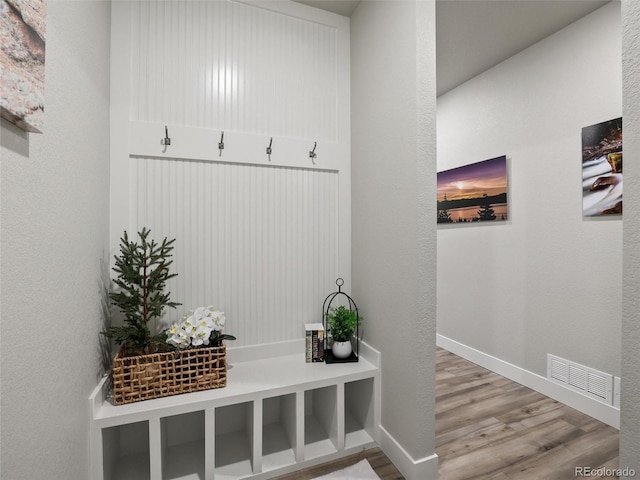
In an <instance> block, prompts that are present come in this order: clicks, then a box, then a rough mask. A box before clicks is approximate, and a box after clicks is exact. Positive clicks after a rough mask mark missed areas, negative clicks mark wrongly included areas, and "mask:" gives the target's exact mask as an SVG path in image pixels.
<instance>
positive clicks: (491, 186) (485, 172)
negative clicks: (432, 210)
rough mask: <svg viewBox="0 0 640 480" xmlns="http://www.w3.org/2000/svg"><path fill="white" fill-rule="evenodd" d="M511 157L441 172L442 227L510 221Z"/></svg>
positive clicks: (439, 219) (439, 211) (440, 213)
mask: <svg viewBox="0 0 640 480" xmlns="http://www.w3.org/2000/svg"><path fill="white" fill-rule="evenodd" d="M507 206H508V205H507V157H506V156H505V155H503V156H501V157H496V158H492V159H489V160H484V161H482V162H477V163H472V164H470V165H465V166H463V167H458V168H453V169H451V170H445V171H443V172H438V223H460V224H464V223H469V222H500V221H504V220H507V218H508V208H507Z"/></svg>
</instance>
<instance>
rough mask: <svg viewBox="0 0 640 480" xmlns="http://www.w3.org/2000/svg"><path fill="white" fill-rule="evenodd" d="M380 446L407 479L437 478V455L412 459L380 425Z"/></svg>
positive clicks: (423, 479)
mask: <svg viewBox="0 0 640 480" xmlns="http://www.w3.org/2000/svg"><path fill="white" fill-rule="evenodd" d="M380 448H381V449H382V451H383V452H384V453H385V455H386V456H387V457H389V460H391V462H392V463H393V464H394V465H395V466H396V468H397V469H398V470H400V473H401V474H402V476H403V477H404V478H406V479H407V480H437V479H438V455H436V454H435V453H434V454H433V455H430V456H428V457H425V458H421V459H419V460H414V459H413V458H412V457H411V455H410V454H409V452H407V451H406V450H405V449H404V448H403V447H402V445H400V444H399V443H398V441H397V440H396V439H395V438H393V436H391V434H390V433H389V432H388V431H387V430H386V429H385V428H384V427H383V426H382V425H380Z"/></svg>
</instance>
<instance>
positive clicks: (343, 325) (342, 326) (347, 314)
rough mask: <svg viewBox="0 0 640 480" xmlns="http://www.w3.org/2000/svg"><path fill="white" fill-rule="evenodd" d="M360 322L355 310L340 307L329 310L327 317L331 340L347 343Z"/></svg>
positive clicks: (360, 319) (360, 318)
mask: <svg viewBox="0 0 640 480" xmlns="http://www.w3.org/2000/svg"><path fill="white" fill-rule="evenodd" d="M362 320H363V318H362V317H361V316H358V314H357V312H356V311H355V310H350V309H348V308H346V307H344V306H342V305H341V306H339V307H334V308H331V309H330V310H329V315H328V316H327V321H328V323H329V329H330V331H331V338H333V340H334V341H336V342H348V341H349V340H350V339H351V336H352V335H353V332H354V331H355V329H356V327H357V326H358V325H360V322H361V321H362Z"/></svg>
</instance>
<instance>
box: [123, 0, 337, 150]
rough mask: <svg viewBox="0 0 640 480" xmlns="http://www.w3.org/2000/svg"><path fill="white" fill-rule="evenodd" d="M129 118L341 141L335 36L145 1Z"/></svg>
mask: <svg viewBox="0 0 640 480" xmlns="http://www.w3.org/2000/svg"><path fill="white" fill-rule="evenodd" d="M131 21H132V49H131V72H132V78H131V95H130V119H131V120H133V121H143V122H154V123H165V124H176V125H184V126H191V127H201V128H211V129H223V130H225V129H226V130H230V131H238V132H246V133H256V134H264V135H270V136H284V137H292V138H308V139H313V140H317V141H336V140H337V137H338V135H337V128H338V119H337V115H338V108H337V99H338V52H337V48H338V32H337V29H336V28H335V27H331V26H327V25H323V24H320V23H315V22H311V21H308V20H304V19H300V18H296V17H293V16H289V15H285V14H281V13H278V12H273V11H270V10H266V9H262V8H258V7H256V6H253V5H246V4H243V3H238V2H231V1H188V2H185V1H169V0H167V1H162V2H158V1H140V2H135V4H134V7H133V18H132V20H131Z"/></svg>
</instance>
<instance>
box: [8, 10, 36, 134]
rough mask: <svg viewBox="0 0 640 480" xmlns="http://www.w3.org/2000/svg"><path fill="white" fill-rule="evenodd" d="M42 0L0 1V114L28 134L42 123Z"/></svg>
mask: <svg viewBox="0 0 640 480" xmlns="http://www.w3.org/2000/svg"><path fill="white" fill-rule="evenodd" d="M46 10H47V4H46V0H30V1H27V2H25V1H22V0H0V115H2V117H3V118H5V119H7V120H9V121H10V122H12V123H15V124H16V125H17V126H19V127H20V128H22V129H23V130H26V131H29V132H38V133H40V132H42V125H43V123H44V50H45V30H46V29H45V21H46Z"/></svg>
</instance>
